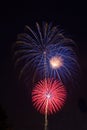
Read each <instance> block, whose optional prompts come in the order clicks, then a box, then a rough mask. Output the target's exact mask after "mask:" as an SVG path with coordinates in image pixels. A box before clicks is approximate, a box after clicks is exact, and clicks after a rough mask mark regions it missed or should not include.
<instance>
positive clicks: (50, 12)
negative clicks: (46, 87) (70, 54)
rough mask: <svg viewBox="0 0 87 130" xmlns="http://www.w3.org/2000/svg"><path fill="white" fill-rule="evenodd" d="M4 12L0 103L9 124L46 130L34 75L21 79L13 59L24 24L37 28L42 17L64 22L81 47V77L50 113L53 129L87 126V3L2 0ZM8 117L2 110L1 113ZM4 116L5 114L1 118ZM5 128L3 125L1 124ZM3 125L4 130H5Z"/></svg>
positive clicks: (15, 127)
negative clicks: (35, 104)
mask: <svg viewBox="0 0 87 130" xmlns="http://www.w3.org/2000/svg"><path fill="white" fill-rule="evenodd" d="M1 7H2V8H1V11H0V13H1V15H0V53H1V54H0V56H1V58H0V59H1V60H0V61H1V63H0V65H1V67H0V69H1V71H0V76H1V77H0V107H1V108H2V109H3V110H4V111H5V113H4V114H6V116H7V118H6V119H7V121H6V122H7V124H9V127H12V129H13V130H30V129H31V130H35V129H37V130H42V129H43V128H44V116H43V115H41V114H39V112H37V111H36V110H35V109H34V108H33V106H32V102H31V89H32V87H33V86H32V83H31V79H30V80H29V82H28V83H26V85H25V84H24V82H23V81H19V80H18V78H17V75H16V72H15V69H14V62H13V60H12V57H13V55H12V45H13V43H14V42H15V41H16V36H17V34H18V33H21V32H23V30H24V26H25V25H29V26H30V27H32V28H33V29H34V27H35V23H36V22H39V23H40V24H41V23H42V21H46V22H48V23H49V22H53V25H60V28H61V29H63V30H64V33H65V34H66V35H67V36H69V37H71V38H72V39H73V40H74V41H75V42H76V44H77V46H78V49H79V63H80V66H81V76H80V77H81V79H80V84H79V86H78V87H77V88H73V89H72V93H71V94H70V97H69V99H68V100H67V102H66V105H65V106H64V107H63V109H62V110H61V111H60V112H57V114H54V115H52V116H49V117H48V118H49V128H48V129H49V130H78V129H79V130H87V76H86V75H87V74H86V73H87V57H86V56H87V9H86V8H87V7H86V3H80V2H79V3H78V2H77V3H76V2H73V1H70V2H69V3H64V2H61V3H60V2H58V0H54V1H48V2H47V1H39V2H35V1H32V2H30V1H29V2H28V3H26V2H24V3H23V2H20V3H18V2H15V3H14V2H13V1H12V2H11V3H10V2H9V3H2V4H1ZM1 115H2V117H4V115H3V113H2V110H0V117H1ZM0 120H2V118H0ZM1 129H2V128H1ZM1 129H0V130H1Z"/></svg>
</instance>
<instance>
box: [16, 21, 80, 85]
mask: <svg viewBox="0 0 87 130" xmlns="http://www.w3.org/2000/svg"><path fill="white" fill-rule="evenodd" d="M36 28H37V30H36V32H35V31H33V30H32V29H31V28H30V27H29V26H25V32H24V33H22V34H19V35H18V37H17V41H16V43H15V46H14V48H15V49H14V50H15V53H14V57H15V59H16V61H15V66H16V67H19V68H20V69H19V77H20V78H21V77H22V76H23V75H25V77H28V76H27V73H28V72H29V71H30V69H33V71H34V75H33V77H34V79H35V78H36V77H37V74H38V75H39V76H40V77H41V78H45V77H46V78H52V77H53V78H58V79H59V80H62V82H63V83H68V81H72V82H75V80H76V79H77V77H78V72H79V64H78V60H77V54H76V44H75V43H74V41H73V40H71V39H69V38H66V37H65V36H64V35H63V34H62V33H61V32H60V30H59V29H58V27H57V26H54V27H53V26H52V24H47V23H44V24H43V26H42V28H40V26H39V24H38V23H36Z"/></svg>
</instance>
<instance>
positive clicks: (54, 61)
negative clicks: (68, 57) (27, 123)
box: [50, 56, 63, 69]
mask: <svg viewBox="0 0 87 130" xmlns="http://www.w3.org/2000/svg"><path fill="white" fill-rule="evenodd" d="M50 65H51V67H52V68H53V69H58V68H60V67H61V66H62V65H63V60H62V58H61V57H58V56H54V57H52V58H51V59H50Z"/></svg>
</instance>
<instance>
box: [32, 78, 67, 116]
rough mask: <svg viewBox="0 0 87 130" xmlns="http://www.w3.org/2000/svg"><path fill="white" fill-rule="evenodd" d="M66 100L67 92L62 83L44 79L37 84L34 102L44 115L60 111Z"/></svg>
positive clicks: (34, 91)
mask: <svg viewBox="0 0 87 130" xmlns="http://www.w3.org/2000/svg"><path fill="white" fill-rule="evenodd" d="M65 100H66V90H65V88H64V86H63V84H62V83H60V82H59V81H57V80H53V79H47V80H46V79H44V80H41V81H40V82H38V83H37V85H36V86H35V87H34V88H33V91H32V102H33V105H34V106H35V108H36V109H37V110H38V111H40V112H41V113H42V114H46V113H47V114H52V113H53V112H56V111H59V110H60V109H61V108H62V107H63V105H64V103H65Z"/></svg>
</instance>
